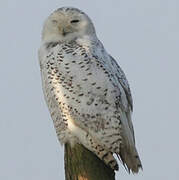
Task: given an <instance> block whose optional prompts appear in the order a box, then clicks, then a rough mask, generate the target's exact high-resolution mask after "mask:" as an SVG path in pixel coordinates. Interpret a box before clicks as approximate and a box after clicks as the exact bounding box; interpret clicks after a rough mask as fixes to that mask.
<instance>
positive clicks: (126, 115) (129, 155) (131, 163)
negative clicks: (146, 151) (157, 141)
mask: <svg viewBox="0 0 179 180" xmlns="http://www.w3.org/2000/svg"><path fill="white" fill-rule="evenodd" d="M109 57H110V64H111V66H112V67H111V68H112V69H113V73H114V76H115V77H116V78H117V79H118V83H119V84H118V85H119V86H122V87H123V90H124V92H125V95H126V98H127V101H128V105H129V106H130V108H127V111H126V110H123V109H122V107H120V108H119V111H120V114H121V116H120V117H121V118H120V119H121V124H122V139H123V146H122V148H121V152H120V158H121V160H122V161H123V164H124V165H127V167H128V169H129V170H130V169H132V171H133V172H137V171H138V169H139V168H142V165H141V161H140V158H139V155H138V152H137V149H136V147H135V137H134V129H133V124H132V120H131V113H132V110H133V101H132V95H131V91H130V87H129V84H128V81H127V78H126V76H125V74H124V72H123V70H122V69H121V67H120V66H119V65H118V64H117V62H116V60H115V59H114V58H113V57H112V56H110V55H109Z"/></svg>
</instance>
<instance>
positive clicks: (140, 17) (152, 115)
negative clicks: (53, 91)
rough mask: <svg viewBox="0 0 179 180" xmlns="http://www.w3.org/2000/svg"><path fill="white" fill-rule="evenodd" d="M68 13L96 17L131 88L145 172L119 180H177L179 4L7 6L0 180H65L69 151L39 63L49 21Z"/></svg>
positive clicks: (33, 2) (3, 9)
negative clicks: (47, 99)
mask: <svg viewBox="0 0 179 180" xmlns="http://www.w3.org/2000/svg"><path fill="white" fill-rule="evenodd" d="M61 6H75V7H78V8H80V9H82V10H83V11H85V12H86V13H87V14H88V15H89V16H90V17H91V19H92V20H93V22H94V24H95V27H96V31H97V34H98V37H99V39H100V40H101V41H102V42H103V44H104V46H105V48H106V49H107V51H108V52H109V53H110V54H111V55H113V57H114V58H116V59H118V62H119V63H120V65H121V66H122V68H123V69H124V71H125V73H126V75H127V78H128V80H129V82H130V85H131V89H132V94H133V99H134V113H133V123H134V127H135V134H136V140H137V147H138V150H139V153H140V156H141V159H142V162H143V166H144V171H143V172H141V173H140V174H139V175H135V176H133V175H128V174H127V172H126V171H125V170H124V168H123V167H122V166H120V171H119V172H117V175H116V180H144V179H145V180H151V179H153V180H155V179H156V180H169V179H171V180H178V179H179V175H178V171H179V165H178V160H179V155H178V152H179V140H178V138H179V132H178V129H179V116H178V112H179V110H178V108H179V95H178V92H179V72H178V69H179V1H178V0H150V1H149V0H148V1H144V0H132V1H131V0H119V1H107V0H106V1H102V0H101V1H96V0H90V1H84V0H75V1H74V0H61V1H60V0H38V1H37V0H30V1H27V0H26V1H25V0H13V1H12V0H6V1H5V0H4V1H3V0H2V1H1V2H0V22H1V28H0V34H1V38H0V39H1V43H0V49H1V53H0V67H1V70H0V82H1V85H0V90H1V93H0V106H1V107H0V115H1V119H0V143H1V144H0V179H2V180H12V179H13V180H49V179H53V180H63V179H64V170H63V168H64V167H63V148H62V147H61V146H60V144H59V142H58V140H57V137H56V134H55V130H54V128H53V123H52V120H51V118H50V115H49V113H48V110H47V107H46V104H45V102H44V98H43V94H42V90H41V79H40V73H39V65H38V59H37V50H38V47H39V46H40V34H41V29H42V24H43V21H44V20H45V18H46V17H47V16H48V15H49V14H50V13H51V12H52V11H53V10H55V9H57V8H59V7H61ZM119 57H120V58H119Z"/></svg>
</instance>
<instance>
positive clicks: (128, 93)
mask: <svg viewBox="0 0 179 180" xmlns="http://www.w3.org/2000/svg"><path fill="white" fill-rule="evenodd" d="M109 56H110V55H109ZM110 59H111V64H112V66H113V68H114V70H115V72H116V73H115V75H116V77H117V79H118V81H119V83H120V84H121V86H122V87H123V89H124V91H125V93H126V97H127V100H128V103H129V104H130V108H131V110H133V100H132V95H131V90H130V87H129V83H128V80H127V78H126V75H125V73H124V71H123V70H122V69H121V67H120V66H119V65H118V63H117V62H116V60H115V59H114V58H113V57H112V56H110Z"/></svg>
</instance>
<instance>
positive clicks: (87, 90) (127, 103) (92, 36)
mask: <svg viewBox="0 0 179 180" xmlns="http://www.w3.org/2000/svg"><path fill="white" fill-rule="evenodd" d="M39 62H40V68H41V76H42V86H43V92H44V96H45V100H46V103H47V105H48V108H49V111H50V114H51V117H52V119H53V122H54V126H55V129H56V133H57V136H58V139H59V141H60V143H61V144H65V143H67V142H68V143H70V144H71V146H73V145H74V144H75V143H80V144H82V145H83V146H84V147H86V148H87V149H88V150H90V151H91V152H93V153H94V154H95V155H96V156H97V157H98V158H100V159H101V160H102V161H103V162H105V163H106V165H108V166H109V167H111V168H112V169H114V170H118V164H117V161H116V159H115V158H114V157H113V155H114V154H117V156H118V157H119V159H120V160H121V161H122V162H123V165H124V166H125V167H127V168H128V170H129V171H132V172H133V173H137V172H138V171H139V169H140V168H142V165H141V161H140V158H139V155H138V153H137V150H136V147H135V138H134V129H133V125H132V121H131V113H132V109H133V102H132V96H131V91H130V88H129V84H128V81H127V79H126V76H125V74H124V72H123V71H122V69H121V68H120V66H119V65H118V64H117V62H116V61H115V59H113V58H112V57H111V56H110V55H109V54H108V53H107V52H106V50H105V49H104V47H103V45H102V43H101V42H100V41H99V39H98V38H97V36H96V32H95V28H94V25H93V23H92V21H91V20H90V18H89V17H88V16H87V15H86V14H85V13H84V12H82V11H81V10H79V9H76V8H72V7H63V8H59V9H57V10H56V11H54V12H53V13H52V14H51V15H50V16H49V17H48V18H47V20H46V21H45V23H44V27H43V31H42V44H41V47H40V49H39Z"/></svg>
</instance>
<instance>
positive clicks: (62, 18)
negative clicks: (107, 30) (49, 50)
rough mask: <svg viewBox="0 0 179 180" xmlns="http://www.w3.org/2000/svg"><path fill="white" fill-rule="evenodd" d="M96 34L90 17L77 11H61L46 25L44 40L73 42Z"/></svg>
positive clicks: (55, 13) (49, 19)
mask: <svg viewBox="0 0 179 180" xmlns="http://www.w3.org/2000/svg"><path fill="white" fill-rule="evenodd" d="M94 34H95V29H94V26H93V24H92V22H91V20H90V19H89V17H88V16H87V15H86V14H84V13H82V12H81V11H79V10H77V9H69V10H68V11H65V9H59V10H57V11H55V12H54V13H52V14H51V15H50V16H49V17H48V19H47V20H46V22H45V24H44V29H43V35H42V39H43V40H45V41H71V40H73V39H76V38H78V37H83V36H86V35H87V36H88V35H89V36H90V35H94Z"/></svg>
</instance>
